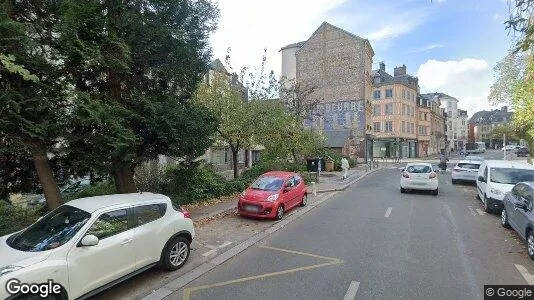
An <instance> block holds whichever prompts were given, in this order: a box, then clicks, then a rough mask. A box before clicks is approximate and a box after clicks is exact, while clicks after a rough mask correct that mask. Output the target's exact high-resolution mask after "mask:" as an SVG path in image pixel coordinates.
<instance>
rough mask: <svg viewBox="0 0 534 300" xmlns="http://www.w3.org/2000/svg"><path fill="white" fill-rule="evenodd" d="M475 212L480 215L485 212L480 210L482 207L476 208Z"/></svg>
mask: <svg viewBox="0 0 534 300" xmlns="http://www.w3.org/2000/svg"><path fill="white" fill-rule="evenodd" d="M477 213H478V214H479V215H481V216H483V215H485V214H486V213H485V212H483V211H482V209H480V208H477Z"/></svg>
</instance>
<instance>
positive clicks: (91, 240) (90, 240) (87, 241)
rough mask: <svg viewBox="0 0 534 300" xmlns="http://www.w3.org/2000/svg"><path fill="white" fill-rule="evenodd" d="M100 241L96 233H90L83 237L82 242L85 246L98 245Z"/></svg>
mask: <svg viewBox="0 0 534 300" xmlns="http://www.w3.org/2000/svg"><path fill="white" fill-rule="evenodd" d="M98 241H99V240H98V238H97V237H96V235H92V234H88V235H86V236H84V237H83V239H82V241H81V243H80V244H81V245H82V246H84V247H89V246H96V245H98Z"/></svg>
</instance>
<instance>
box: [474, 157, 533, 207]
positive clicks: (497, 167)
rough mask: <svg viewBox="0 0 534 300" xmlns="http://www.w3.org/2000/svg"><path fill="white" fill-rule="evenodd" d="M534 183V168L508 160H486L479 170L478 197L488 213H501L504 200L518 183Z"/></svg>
mask: <svg viewBox="0 0 534 300" xmlns="http://www.w3.org/2000/svg"><path fill="white" fill-rule="evenodd" d="M523 181H534V166H532V165H529V164H527V163H524V162H518V161H508V160H486V161H484V162H482V164H481V165H480V168H479V169H478V176H477V197H478V198H479V199H480V200H482V202H483V203H484V210H485V211H486V212H492V211H497V212H499V213H500V212H501V210H502V208H503V202H502V200H503V198H504V195H505V194H506V193H508V192H509V191H511V190H512V188H513V187H514V185H515V184H516V183H518V182H523Z"/></svg>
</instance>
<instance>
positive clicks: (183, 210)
mask: <svg viewBox="0 0 534 300" xmlns="http://www.w3.org/2000/svg"><path fill="white" fill-rule="evenodd" d="M178 210H179V211H180V212H181V213H182V214H184V218H186V219H191V213H189V212H188V211H187V210H185V208H183V207H181V206H180V208H179V209H178Z"/></svg>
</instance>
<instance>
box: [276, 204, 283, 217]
mask: <svg viewBox="0 0 534 300" xmlns="http://www.w3.org/2000/svg"><path fill="white" fill-rule="evenodd" d="M283 217H284V206H283V205H279V206H278V208H277V209H276V219H277V220H282V218H283Z"/></svg>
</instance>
